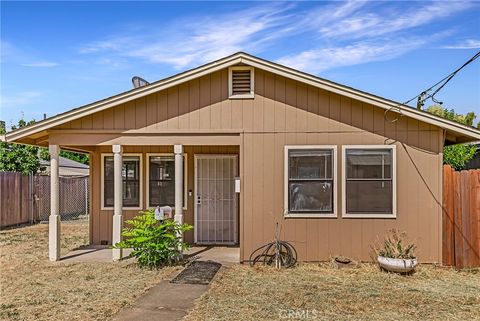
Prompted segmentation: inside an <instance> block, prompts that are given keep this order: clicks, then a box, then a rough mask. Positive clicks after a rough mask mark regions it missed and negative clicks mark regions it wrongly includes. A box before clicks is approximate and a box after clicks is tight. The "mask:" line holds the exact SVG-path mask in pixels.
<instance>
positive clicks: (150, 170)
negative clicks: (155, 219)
mask: <svg viewBox="0 0 480 321" xmlns="http://www.w3.org/2000/svg"><path fill="white" fill-rule="evenodd" d="M183 157H184V159H183V195H184V198H183V208H184V209H186V206H187V191H186V188H187V170H186V169H187V166H186V162H187V159H186V155H184V156H183ZM147 204H148V207H155V206H165V205H168V206H172V207H173V206H175V156H174V154H147Z"/></svg>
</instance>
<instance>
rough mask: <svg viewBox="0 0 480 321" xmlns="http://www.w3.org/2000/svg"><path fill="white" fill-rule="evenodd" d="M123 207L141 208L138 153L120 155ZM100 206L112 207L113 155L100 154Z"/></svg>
mask: <svg viewBox="0 0 480 321" xmlns="http://www.w3.org/2000/svg"><path fill="white" fill-rule="evenodd" d="M122 160H123V165H122V182H123V207H124V208H131V209H139V208H141V198H142V196H141V185H142V180H141V171H142V157H141V155H138V154H123V157H122ZM102 172H103V175H102V196H103V197H102V202H103V203H102V205H103V206H102V208H104V209H108V208H112V207H113V204H114V192H113V184H114V183H113V179H114V166H113V156H111V155H106V154H104V155H102Z"/></svg>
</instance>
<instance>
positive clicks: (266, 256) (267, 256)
mask: <svg viewBox="0 0 480 321" xmlns="http://www.w3.org/2000/svg"><path fill="white" fill-rule="evenodd" d="M279 234H280V229H279V227H278V223H277V226H276V231H275V240H274V241H273V242H270V243H268V244H265V245H262V246H260V247H259V248H257V249H256V250H254V251H253V252H252V254H250V258H249V262H250V266H254V265H255V264H256V263H258V262H263V264H264V265H275V267H276V268H281V267H285V268H289V267H292V266H294V265H295V264H296V263H297V250H295V248H294V247H293V245H292V244H290V243H289V242H287V241H282V240H279V239H278V237H279Z"/></svg>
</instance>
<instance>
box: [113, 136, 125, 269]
mask: <svg viewBox="0 0 480 321" xmlns="http://www.w3.org/2000/svg"><path fill="white" fill-rule="evenodd" d="M112 151H113V235H112V245H115V244H116V243H118V242H120V241H121V240H122V207H123V178H122V167H123V160H122V145H113V146H112ZM112 259H113V260H114V261H118V260H120V259H122V249H112Z"/></svg>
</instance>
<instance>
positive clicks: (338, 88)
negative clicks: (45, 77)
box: [3, 52, 480, 143]
mask: <svg viewBox="0 0 480 321" xmlns="http://www.w3.org/2000/svg"><path fill="white" fill-rule="evenodd" d="M238 64H245V65H249V66H252V67H255V68H259V69H263V70H266V71H269V72H272V73H274V74H277V75H281V76H284V77H287V78H290V79H293V80H296V81H300V82H303V83H305V84H309V85H312V86H315V87H318V88H321V89H324V90H327V91H330V92H334V93H337V94H340V95H343V96H347V97H350V98H352V99H356V100H359V101H362V102H365V103H368V104H372V105H374V106H377V107H380V108H383V109H385V110H390V111H391V112H392V113H401V114H403V115H404V116H407V117H411V118H413V119H417V120H419V121H422V122H425V123H428V124H432V125H435V126H438V127H441V128H443V129H445V130H446V139H447V140H448V141H450V142H453V143H461V142H469V141H477V140H480V130H478V129H476V128H474V127H470V126H466V125H463V124H460V123H457V122H454V121H451V120H448V119H444V118H441V117H439V116H436V115H433V114H430V113H427V112H425V111H421V110H417V109H415V108H412V107H408V106H403V105H402V104H401V103H398V102H395V101H393V100H389V99H386V98H382V97H379V96H376V95H373V94H370V93H367V92H364V91H361V90H358V89H354V88H351V87H348V86H345V85H341V84H338V83H335V82H332V81H329V80H326V79H323V78H319V77H316V76H313V75H310V74H307V73H304V72H301V71H298V70H295V69H292V68H289V67H286V66H282V65H279V64H277V63H273V62H271V61H267V60H264V59H261V58H258V57H255V56H252V55H249V54H247V53H244V52H238V53H235V54H233V55H231V56H228V57H225V58H222V59H219V60H216V61H213V62H211V63H208V64H205V65H203V66H200V67H198V68H195V69H191V70H188V71H185V72H182V73H179V74H177V75H174V76H171V77H168V78H165V79H162V80H159V81H157V82H153V83H151V84H150V85H147V86H144V87H140V88H136V89H132V90H129V91H126V92H123V93H120V94H118V95H115V96H112V97H109V98H106V99H103V100H100V101H97V102H94V103H91V104H88V105H85V106H82V107H79V108H75V109H72V110H70V111H68V112H65V113H62V114H58V115H56V116H53V117H50V118H47V119H45V120H42V121H40V122H37V123H34V124H32V125H29V126H26V127H22V128H19V129H16V130H14V131H11V132H9V133H7V134H6V135H5V137H4V138H3V139H4V140H7V141H19V140H21V139H22V138H25V137H29V136H32V135H33V137H34V138H35V137H40V136H42V135H41V134H39V133H42V132H44V131H46V130H48V129H49V128H52V127H55V126H59V125H61V124H63V123H66V122H69V121H72V120H75V119H78V118H81V117H85V116H88V115H90V114H93V113H96V112H100V111H102V110H105V109H108V108H111V107H114V106H117V105H119V104H122V103H126V102H128V101H131V100H134V99H138V98H141V97H144V96H147V95H150V94H152V93H155V92H158V91H161V90H165V89H167V88H170V87H173V86H176V85H179V84H182V83H184V82H187V81H190V80H192V79H195V78H199V77H201V76H204V75H206V74H209V73H212V72H215V71H218V70H221V69H224V68H227V67H230V66H234V65H238ZM391 117H392V118H393V117H395V116H394V115H392V116H391ZM43 134H45V133H43ZM37 135H38V136H37Z"/></svg>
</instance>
